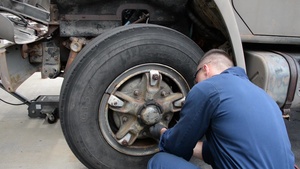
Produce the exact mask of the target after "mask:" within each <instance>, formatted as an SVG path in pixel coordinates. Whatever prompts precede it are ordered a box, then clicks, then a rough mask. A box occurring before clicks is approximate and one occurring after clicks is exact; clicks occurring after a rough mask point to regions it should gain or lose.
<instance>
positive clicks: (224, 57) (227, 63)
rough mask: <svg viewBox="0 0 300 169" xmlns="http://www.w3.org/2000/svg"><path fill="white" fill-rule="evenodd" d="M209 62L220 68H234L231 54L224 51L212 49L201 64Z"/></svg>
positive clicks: (202, 59)
mask: <svg viewBox="0 0 300 169" xmlns="http://www.w3.org/2000/svg"><path fill="white" fill-rule="evenodd" d="M208 62H209V63H212V64H214V65H216V66H217V67H218V68H222V67H232V66H233V62H232V60H231V59H230V56H229V54H228V53H227V52H225V51H224V50H222V49H211V50H209V51H207V52H206V53H205V54H204V55H203V57H202V58H201V59H200V61H199V64H202V63H204V64H205V63H208ZM199 64H198V65H199Z"/></svg>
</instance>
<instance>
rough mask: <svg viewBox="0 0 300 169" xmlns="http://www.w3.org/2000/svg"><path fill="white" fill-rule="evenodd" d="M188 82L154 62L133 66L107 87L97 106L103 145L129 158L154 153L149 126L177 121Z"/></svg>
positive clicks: (167, 124)
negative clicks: (103, 140) (104, 143)
mask: <svg viewBox="0 0 300 169" xmlns="http://www.w3.org/2000/svg"><path fill="white" fill-rule="evenodd" d="M188 91H189V86H188V83H187V82H186V81H185V79H184V78H183V76H181V75H180V73H179V72H177V71H176V70H174V69H173V68H171V67H169V66H166V65H162V64H155V63H148V64H142V65H138V66H135V67H133V68H131V69H128V70H127V71H125V72H123V73H122V74H121V75H119V76H118V77H117V78H115V80H114V81H113V82H112V83H111V84H110V85H109V86H108V88H107V90H106V92H105V94H104V95H103V97H102V99H101V102H100V107H99V126H100V130H101V132H102V134H103V136H104V138H105V140H106V141H107V143H108V144H109V145H110V146H111V147H112V148H114V149H115V150H117V151H119V152H121V153H124V154H127V155H133V156H144V155H149V154H153V153H155V152H157V151H158V147H157V141H155V140H154V139H152V138H151V135H150V134H149V127H150V126H152V125H154V124H156V123H161V124H162V125H164V126H169V127H170V126H172V125H173V124H174V123H175V120H176V119H177V118H178V112H179V111H180V110H181V107H182V105H183V102H184V99H185V96H186V95H187V93H188Z"/></svg>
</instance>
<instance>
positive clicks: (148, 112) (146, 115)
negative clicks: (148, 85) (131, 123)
mask: <svg viewBox="0 0 300 169" xmlns="http://www.w3.org/2000/svg"><path fill="white" fill-rule="evenodd" d="M141 119H142V121H143V122H144V123H145V124H146V125H153V124H155V123H157V122H159V121H160V120H161V112H160V109H159V108H158V107H157V106H154V105H149V106H147V107H146V108H144V109H143V110H142V111H141Z"/></svg>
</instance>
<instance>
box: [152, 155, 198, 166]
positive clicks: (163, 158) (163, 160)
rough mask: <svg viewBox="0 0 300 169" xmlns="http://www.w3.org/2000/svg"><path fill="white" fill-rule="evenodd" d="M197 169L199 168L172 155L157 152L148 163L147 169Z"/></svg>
mask: <svg viewBox="0 0 300 169" xmlns="http://www.w3.org/2000/svg"><path fill="white" fill-rule="evenodd" d="M167 168H170V169H178V168H181V169H182V168H185V169H199V167H197V166H195V165H193V164H192V163H190V162H188V161H186V160H184V159H183V158H180V157H177V156H175V155H173V154H169V153H165V152H159V153H157V154H155V155H154V156H153V157H152V158H151V159H150V160H149V162H148V169H167Z"/></svg>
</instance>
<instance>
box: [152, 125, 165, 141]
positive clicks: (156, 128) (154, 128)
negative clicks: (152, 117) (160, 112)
mask: <svg viewBox="0 0 300 169" xmlns="http://www.w3.org/2000/svg"><path fill="white" fill-rule="evenodd" d="M163 128H164V129H165V130H166V127H165V126H164V125H162V124H160V123H156V124H155V125H154V126H151V127H150V128H149V131H150V134H151V135H152V137H153V138H155V139H157V140H159V139H160V135H161V130H162V129H163ZM165 130H164V131H165Z"/></svg>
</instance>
